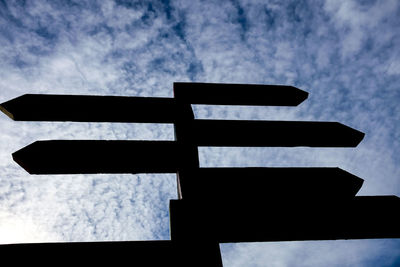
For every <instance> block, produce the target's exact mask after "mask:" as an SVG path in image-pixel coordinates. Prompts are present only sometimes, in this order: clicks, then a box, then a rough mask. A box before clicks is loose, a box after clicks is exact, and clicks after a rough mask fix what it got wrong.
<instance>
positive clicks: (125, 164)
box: [13, 140, 178, 174]
mask: <svg viewBox="0 0 400 267" xmlns="http://www.w3.org/2000/svg"><path fill="white" fill-rule="evenodd" d="M176 151H177V149H176V143H175V142H173V141H119V140H118V141H100V140H98V141H97V140H96V141H95V140H55V141H37V142H34V143H32V144H31V145H28V146H26V147H24V148H22V149H21V150H19V151H17V152H15V153H13V158H14V160H15V161H16V162H17V163H18V164H19V165H21V166H22V167H23V168H24V169H25V170H26V171H28V172H29V173H30V174H78V173H173V172H176V171H177V169H178V160H177V158H178V157H177V155H176Z"/></svg>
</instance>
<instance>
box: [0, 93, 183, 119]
mask: <svg viewBox="0 0 400 267" xmlns="http://www.w3.org/2000/svg"><path fill="white" fill-rule="evenodd" d="M0 110H1V111H2V112H4V113H5V114H7V115H8V116H9V117H10V118H11V119H13V120H16V121H80V122H143V123H173V122H175V121H176V118H177V111H176V105H175V99H173V98H156V97H123V96H92V95H41V94H26V95H22V96H20V97H17V98H14V99H12V100H9V101H7V102H4V103H2V104H1V105H0Z"/></svg>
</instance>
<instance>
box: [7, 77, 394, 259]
mask: <svg viewBox="0 0 400 267" xmlns="http://www.w3.org/2000/svg"><path fill="white" fill-rule="evenodd" d="M307 97H308V93H306V92H304V91H302V90H300V89H298V88H295V87H292V86H282V85H249V84H212V83H174V98H148V97H119V96H77V95H65V96H64V95H32V94H28V95H23V96H20V97H17V98H15V99H12V100H10V101H7V102H5V103H3V104H1V105H0V110H1V111H3V112H4V113H5V114H7V115H8V116H9V117H10V118H12V119H14V120H25V121H79V122H84V121H87V122H143V123H174V127H175V141H101V140H90V141H86V140H85V141H84V140H49V141H37V142H34V143H33V144H31V145H28V146H27V147H25V148H23V149H21V150H19V151H17V152H15V153H13V158H14V160H15V161H16V162H17V163H18V164H19V165H21V166H22V167H23V168H24V169H25V170H27V171H28V172H29V173H31V174H78V173H171V172H172V173H174V172H175V173H177V185H178V197H179V199H178V200H171V201H170V227H171V229H170V232H171V240H169V241H140V242H94V243H58V244H51V243H50V244H32V245H26V244H25V245H6V246H0V251H2V252H3V251H4V252H10V253H11V252H16V251H17V252H19V253H23V254H25V255H33V257H31V258H29V257H28V259H29V263H30V264H32V263H33V262H35V261H32V259H34V257H35V256H34V255H43V254H44V253H46V255H53V256H54V255H57V256H60V257H63V258H65V257H66V256H67V255H69V254H71V253H73V254H74V255H77V256H78V257H79V259H80V260H82V259H83V260H84V261H86V260H87V262H89V260H90V259H91V257H94V258H95V260H94V261H93V262H98V263H103V262H110V263H111V262H112V263H114V259H116V258H117V261H119V260H121V261H120V262H121V263H122V262H125V259H128V258H132V259H134V260H138V261H139V260H140V261H141V260H143V261H144V262H145V264H146V266H160V265H161V264H163V265H165V264H169V263H171V264H173V265H174V266H192V265H193V262H195V264H196V265H198V266H222V259H221V255H220V250H219V243H221V242H262V241H290V240H331V239H359V238H399V237H400V228H399V227H398V226H399V225H400V218H399V216H397V211H398V210H399V208H400V199H399V198H398V197H396V196H363V197H357V196H356V194H357V192H358V191H359V190H360V188H361V186H362V184H363V180H362V179H360V178H359V177H357V176H355V175H352V174H350V173H348V172H346V171H343V170H341V169H339V168H294V167H293V168H200V166H199V158H198V146H271V147H294V146H309V147H356V146H357V145H358V144H359V143H360V142H361V140H362V139H363V137H364V133H362V132H359V131H357V130H355V129H352V128H350V127H348V126H345V125H343V124H340V123H337V122H294V121H233V120H229V121H227V120H199V119H195V117H194V114H193V111H192V108H191V104H211V105H272V106H283V105H284V106H297V105H298V104H300V103H301V102H302V101H304V100H305V99H306V98H307ZM49 253H50V254H49ZM135 253H136V254H135ZM122 260H123V261H122ZM37 262H38V263H39V262H41V259H39V258H38V260H37ZM90 262H91V263H92V261H90Z"/></svg>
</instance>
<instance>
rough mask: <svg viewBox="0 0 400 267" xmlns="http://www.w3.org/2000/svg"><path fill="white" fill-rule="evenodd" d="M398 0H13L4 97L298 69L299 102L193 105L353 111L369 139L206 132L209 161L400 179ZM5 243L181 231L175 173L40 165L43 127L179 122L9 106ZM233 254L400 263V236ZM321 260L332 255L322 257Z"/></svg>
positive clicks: (292, 75)
mask: <svg viewBox="0 0 400 267" xmlns="http://www.w3.org/2000/svg"><path fill="white" fill-rule="evenodd" d="M399 17H400V2H399V1H396V0H376V1H361V0H360V1H355V0H346V1H338V0H327V1H312V0H310V1H254V0H252V1H249V0H235V1H186V0H181V1H179V0H177V1H123V0H118V1H117V0H116V1H4V0H3V1H0V62H1V64H0V102H4V101H7V100H9V99H11V98H14V97H16V96H19V95H21V94H24V93H52V94H97V95H127V96H155V97H172V83H173V82H174V81H195V82H196V81H197V82H224V83H261V84H286V85H293V86H296V87H299V88H301V89H303V90H305V91H308V92H309V93H310V96H309V98H308V100H306V101H305V102H304V103H303V104H301V105H300V106H299V107H295V108H287V107H216V106H200V105H198V106H194V110H195V113H196V116H197V117H198V118H220V119H258V120H260V119H261V120H262V119H265V120H325V121H339V122H342V123H344V124H346V125H349V126H351V127H353V128H356V129H358V130H360V131H363V132H365V134H366V136H365V138H364V140H363V142H362V143H361V144H360V145H359V146H358V147H357V148H355V149H352V148H351V149H317V148H313V149H311V148H293V149H289V148H286V149H282V148H251V149H250V148H229V149H228V148H212V149H211V148H201V149H200V159H201V164H202V166H338V167H340V168H343V169H345V170H346V171H349V172H351V173H353V174H355V175H357V176H359V177H361V178H363V179H364V180H365V182H364V186H363V189H362V190H361V191H360V193H359V195H392V194H394V195H400V182H399V177H400V166H399V162H400V156H399V155H400V153H399V151H400V142H399V140H400V106H399V104H398V103H399V101H400V88H399V78H400V32H399V30H398V29H399V28H400V19H399ZM0 129H1V133H0V243H10V242H45V241H55V240H57V241H61V240H63V241H89V240H144V239H145V240H150V239H168V238H169V228H168V227H169V226H168V221H169V218H168V200H169V199H171V198H176V197H177V196H176V181H175V176H174V175H87V176H85V175H76V176H73V175H71V176H68V175H67V176H29V175H28V174H27V173H25V172H24V171H23V170H22V169H20V168H19V166H17V165H16V164H15V163H14V162H13V161H12V158H11V153H13V152H15V151H16V150H18V149H20V148H22V147H24V146H25V145H28V144H30V143H32V142H34V141H36V140H39V139H41V140H43V139H104V140H105V139H146V140H153V139H162V140H170V139H172V138H173V129H172V126H168V125H154V124H150V125H140V124H110V123H103V124H101V123H48V122H43V123H31V122H12V121H10V120H9V118H7V117H6V116H0ZM222 250H223V256H224V265H225V266H396V264H399V258H400V242H399V241H396V240H363V241H332V242H293V243H285V242H280V243H275V244H274V243H268V244H267V243H265V244H262V243H255V244H225V245H222ZM322 262H323V264H322Z"/></svg>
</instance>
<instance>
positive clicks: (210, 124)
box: [186, 120, 364, 147]
mask: <svg viewBox="0 0 400 267" xmlns="http://www.w3.org/2000/svg"><path fill="white" fill-rule="evenodd" d="M186 127H187V130H186V132H187V133H191V135H192V137H191V138H192V140H193V143H194V144H196V145H198V146H249V147H253V146H265V147H295V146H308V147H355V146H357V145H358V144H359V143H360V142H361V140H362V139H363V138H364V133H362V132H360V131H357V130H355V129H353V128H350V127H348V126H346V125H343V124H341V123H338V122H311V121H237V120H194V121H193V122H192V123H188V124H187V126H186Z"/></svg>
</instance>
